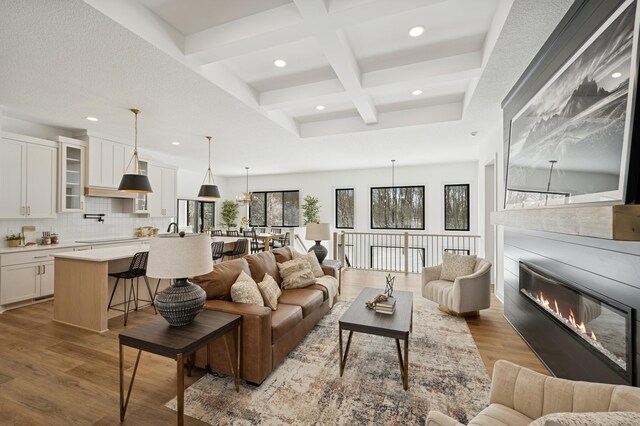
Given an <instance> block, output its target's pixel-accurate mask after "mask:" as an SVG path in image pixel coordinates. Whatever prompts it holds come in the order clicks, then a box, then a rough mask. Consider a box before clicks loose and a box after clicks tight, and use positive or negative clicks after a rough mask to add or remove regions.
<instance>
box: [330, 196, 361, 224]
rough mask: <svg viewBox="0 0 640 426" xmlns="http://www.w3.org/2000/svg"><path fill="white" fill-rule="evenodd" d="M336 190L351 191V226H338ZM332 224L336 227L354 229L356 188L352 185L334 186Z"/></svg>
mask: <svg viewBox="0 0 640 426" xmlns="http://www.w3.org/2000/svg"><path fill="white" fill-rule="evenodd" d="M338 191H353V218H352V220H351V222H352V223H353V226H338ZM334 204H335V208H334V215H335V216H334V222H335V223H334V224H335V228H336V229H355V226H356V189H355V188H354V187H351V188H335V191H334Z"/></svg>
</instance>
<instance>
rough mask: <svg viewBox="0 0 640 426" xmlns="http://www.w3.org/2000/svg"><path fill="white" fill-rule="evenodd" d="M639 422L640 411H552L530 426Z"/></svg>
mask: <svg viewBox="0 0 640 426" xmlns="http://www.w3.org/2000/svg"><path fill="white" fill-rule="evenodd" d="M638 424H640V413H635V412H632V411H611V412H597V413H593V412H590V413H553V414H547V415H546V416H543V417H540V418H539V419H537V420H535V421H534V422H532V423H530V426H572V425H600V426H609V425H610V426H632V425H638Z"/></svg>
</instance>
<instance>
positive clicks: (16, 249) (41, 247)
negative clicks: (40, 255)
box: [0, 237, 149, 255]
mask: <svg viewBox="0 0 640 426" xmlns="http://www.w3.org/2000/svg"><path fill="white" fill-rule="evenodd" d="M148 239H149V238H148V237H140V238H136V239H131V238H127V239H123V240H111V241H101V242H96V243H78V242H62V243H59V244H50V245H39V244H38V245H32V246H27V247H0V255H2V254H11V253H24V252H28V251H38V250H57V249H74V248H76V247H92V246H99V245H109V244H118V243H120V242H127V241H131V244H138V245H139V244H140V243H142V242H144V241H147V240H148Z"/></svg>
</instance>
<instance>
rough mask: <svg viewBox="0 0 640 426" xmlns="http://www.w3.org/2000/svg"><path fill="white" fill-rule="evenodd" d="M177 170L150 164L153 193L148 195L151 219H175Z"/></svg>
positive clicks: (148, 208)
mask: <svg viewBox="0 0 640 426" xmlns="http://www.w3.org/2000/svg"><path fill="white" fill-rule="evenodd" d="M176 174H177V172H176V169H173V168H171V167H164V166H159V165H156V164H149V166H148V176H149V182H150V183H151V189H153V193H150V194H148V195H147V210H148V213H149V216H151V217H175V216H176V204H177V202H178V201H177V196H176V193H177V190H176Z"/></svg>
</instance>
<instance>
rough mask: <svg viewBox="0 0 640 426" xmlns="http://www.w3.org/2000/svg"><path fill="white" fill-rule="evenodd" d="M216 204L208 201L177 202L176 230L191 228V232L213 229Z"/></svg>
mask: <svg viewBox="0 0 640 426" xmlns="http://www.w3.org/2000/svg"><path fill="white" fill-rule="evenodd" d="M215 218H216V204H215V203H214V202H209V201H197V200H178V228H180V229H183V228H186V227H191V232H203V231H208V230H210V229H214V228H215V224H216V223H215Z"/></svg>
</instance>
